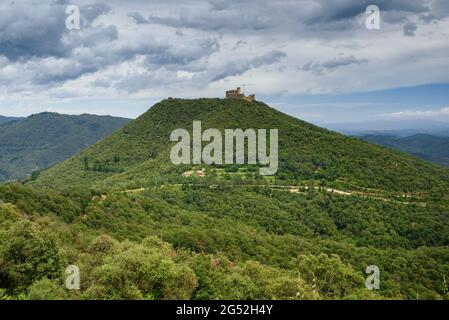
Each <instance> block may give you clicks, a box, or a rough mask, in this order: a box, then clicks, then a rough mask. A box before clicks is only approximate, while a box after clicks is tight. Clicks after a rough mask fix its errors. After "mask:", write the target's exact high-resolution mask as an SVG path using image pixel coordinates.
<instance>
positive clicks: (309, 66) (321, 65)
mask: <svg viewBox="0 0 449 320" xmlns="http://www.w3.org/2000/svg"><path fill="white" fill-rule="evenodd" d="M363 63H368V60H366V59H357V58H355V57H354V56H341V57H335V58H333V59H330V60H327V61H324V62H313V61H310V62H308V63H306V64H305V65H303V66H302V67H301V68H299V69H300V70H303V71H307V72H312V73H313V74H315V75H318V76H321V75H324V74H325V73H326V72H331V71H334V70H335V69H337V68H340V67H346V66H350V65H358V64H363Z"/></svg>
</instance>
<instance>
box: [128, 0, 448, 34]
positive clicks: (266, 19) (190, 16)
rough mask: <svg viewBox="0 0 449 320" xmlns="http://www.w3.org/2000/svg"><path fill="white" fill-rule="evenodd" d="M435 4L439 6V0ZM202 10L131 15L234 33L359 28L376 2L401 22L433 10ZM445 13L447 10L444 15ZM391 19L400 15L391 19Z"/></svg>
mask: <svg viewBox="0 0 449 320" xmlns="http://www.w3.org/2000/svg"><path fill="white" fill-rule="evenodd" d="M435 2H438V6H440V7H441V6H442V4H441V2H440V1H439V0H435ZM208 3H209V7H208V8H203V9H197V8H195V9H188V8H183V9H182V10H179V12H178V13H177V14H171V15H169V16H160V15H150V16H149V17H148V18H144V17H143V16H142V15H140V14H135V15H134V19H135V20H136V21H137V22H139V23H155V24H161V25H166V26H170V27H174V28H192V29H199V30H204V31H211V30H214V31H218V32H222V33H223V32H224V33H225V32H238V31H259V30H263V31H266V30H271V31H275V30H277V31H280V32H286V33H291V34H294V33H298V31H299V27H300V26H302V27H308V28H310V29H308V30H309V31H320V29H322V30H329V28H332V29H331V30H334V31H338V30H346V29H348V28H354V27H357V28H359V27H360V25H359V24H357V23H356V20H355V18H357V17H359V16H361V15H364V14H365V9H366V7H367V6H368V5H377V6H379V7H380V9H381V11H382V12H383V13H384V14H386V15H390V14H391V15H390V17H389V21H390V22H392V23H394V22H400V21H401V22H402V21H404V19H405V17H407V16H410V15H413V14H418V15H421V16H425V15H428V14H430V13H432V11H433V10H437V9H436V7H437V5H434V4H433V2H427V1H422V0H395V1H390V0H315V1H267V0H247V1H238V2H236V1H222V0H213V1H212V0H211V1H209V2H208ZM439 16H440V17H442V16H447V12H446V13H445V14H444V15H441V14H440V15H439ZM395 18H400V19H398V20H397V21H395V20H394V19H395Z"/></svg>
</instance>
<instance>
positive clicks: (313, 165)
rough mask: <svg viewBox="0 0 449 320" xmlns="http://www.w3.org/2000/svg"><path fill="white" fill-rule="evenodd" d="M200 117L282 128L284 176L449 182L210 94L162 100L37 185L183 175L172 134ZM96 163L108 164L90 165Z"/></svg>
mask: <svg viewBox="0 0 449 320" xmlns="http://www.w3.org/2000/svg"><path fill="white" fill-rule="evenodd" d="M193 120H200V121H202V126H203V130H205V129H206V128H217V129H219V130H224V129H227V128H242V129H247V128H255V129H257V128H265V129H272V128H279V153H280V158H279V171H278V175H277V177H276V178H277V179H278V180H283V181H293V180H295V181H297V180H304V181H306V180H315V181H322V182H327V183H330V184H333V183H336V181H337V180H339V181H343V182H344V183H345V184H346V185H356V186H359V187H368V188H369V187H370V188H378V187H383V188H385V189H387V190H394V191H404V192H407V191H411V190H415V191H429V190H431V189H435V190H437V189H438V190H440V189H441V188H440V187H439V186H442V188H443V189H446V188H447V186H448V185H449V170H445V169H442V168H439V167H438V166H436V165H432V164H429V163H426V162H424V161H421V160H418V159H416V158H413V157H409V156H407V155H404V154H403V153H401V152H396V151H393V150H389V149H386V148H383V147H379V146H377V145H372V144H369V143H367V142H364V141H362V140H360V139H357V138H352V137H347V136H343V135H341V134H338V133H335V132H332V131H329V130H327V129H323V128H319V127H317V126H314V125H312V124H310V123H307V122H304V121H302V120H299V119H296V118H294V117H291V116H288V115H285V114H283V113H282V112H280V111H277V110H275V109H273V108H271V107H269V106H268V105H266V104H264V103H262V102H246V101H240V100H234V99H229V100H226V99H206V98H202V99H166V100H162V101H161V102H159V103H157V104H155V105H154V106H153V107H151V108H150V109H149V110H148V111H147V112H145V113H144V114H143V115H141V116H140V117H138V118H137V119H136V120H134V121H132V122H130V123H129V124H128V125H126V126H125V127H123V128H122V129H120V130H118V131H117V132H115V133H114V134H113V135H111V136H108V137H106V138H105V139H103V140H101V141H99V142H98V143H96V144H94V145H92V146H91V147H89V148H87V149H85V150H83V151H82V152H80V153H79V154H77V155H75V156H74V157H72V158H70V159H68V160H67V161H65V162H64V163H62V164H59V165H57V166H55V167H54V168H51V169H50V170H47V171H45V172H43V173H42V174H41V176H40V177H39V179H38V180H37V181H36V182H35V183H36V185H40V186H45V185H47V186H50V185H51V184H52V183H55V181H56V183H57V184H59V185H64V184H67V182H68V184H70V185H72V184H84V183H88V185H90V186H93V185H95V184H97V185H101V182H102V181H103V180H107V181H108V183H107V184H109V182H110V183H112V184H115V183H120V182H123V181H125V180H132V179H139V178H142V179H145V178H150V177H152V176H155V175H159V174H160V173H161V172H162V173H163V175H165V176H167V175H170V176H172V177H175V176H180V170H182V169H183V168H187V167H186V166H180V167H178V168H177V167H176V166H174V165H172V164H171V163H170V161H169V159H168V154H169V149H170V147H171V146H172V145H173V144H172V143H170V141H169V135H170V133H171V131H172V130H174V129H177V128H185V129H187V130H189V131H190V130H191V126H192V122H193ZM86 161H87V162H88V165H87V166H86ZM92 163H95V164H96V168H97V169H98V168H99V167H100V168H101V170H96V171H95V170H94V171H92V170H84V169H86V168H88V167H89V164H92ZM105 168H106V169H105ZM144 168H147V169H148V170H144ZM127 175H128V176H127ZM114 176H115V178H117V179H115V178H114ZM120 180H121V181H120Z"/></svg>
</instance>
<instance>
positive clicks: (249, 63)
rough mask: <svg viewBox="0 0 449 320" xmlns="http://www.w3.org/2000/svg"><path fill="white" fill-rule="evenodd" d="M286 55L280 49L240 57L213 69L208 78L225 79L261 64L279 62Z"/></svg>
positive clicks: (214, 79) (212, 80) (213, 79)
mask: <svg viewBox="0 0 449 320" xmlns="http://www.w3.org/2000/svg"><path fill="white" fill-rule="evenodd" d="M286 56H287V55H286V54H285V53H284V52H281V51H272V52H268V53H267V54H265V55H263V56H259V57H256V58H253V59H250V60H248V59H241V60H235V61H230V62H228V63H226V64H225V65H223V66H221V67H220V68H217V69H214V70H212V71H211V72H210V74H209V76H208V78H209V79H210V81H211V82H214V81H218V80H222V79H225V78H227V77H230V76H236V75H240V74H243V73H244V72H246V71H248V70H251V69H254V68H258V67H260V66H263V65H270V64H273V63H276V62H279V61H280V60H281V59H282V58H284V57H286Z"/></svg>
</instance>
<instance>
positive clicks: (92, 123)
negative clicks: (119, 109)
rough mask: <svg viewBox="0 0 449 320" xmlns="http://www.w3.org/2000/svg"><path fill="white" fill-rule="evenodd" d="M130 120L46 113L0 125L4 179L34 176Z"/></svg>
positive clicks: (0, 171) (1, 174)
mask: <svg viewBox="0 0 449 320" xmlns="http://www.w3.org/2000/svg"><path fill="white" fill-rule="evenodd" d="M129 121H130V120H129V119H125V118H118V117H111V116H96V115H87V114H86V115H65V114H59V113H53V112H43V113H38V114H33V115H30V116H29V117H27V118H23V119H19V120H16V121H12V122H11V121H10V122H7V123H3V124H1V125H0V151H1V157H0V179H2V180H14V179H26V178H28V177H30V175H31V173H32V171H35V170H42V169H45V168H48V167H51V166H53V165H55V164H56V163H59V162H61V161H63V160H65V159H67V158H68V157H70V156H71V155H73V154H74V153H76V152H78V151H79V150H81V149H83V148H85V147H87V146H89V145H91V144H92V143H94V142H96V141H98V140H99V139H101V138H103V137H104V136H106V135H108V134H110V133H112V132H113V131H115V130H116V129H118V128H120V127H121V126H122V125H124V124H125V123H127V122H129Z"/></svg>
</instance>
